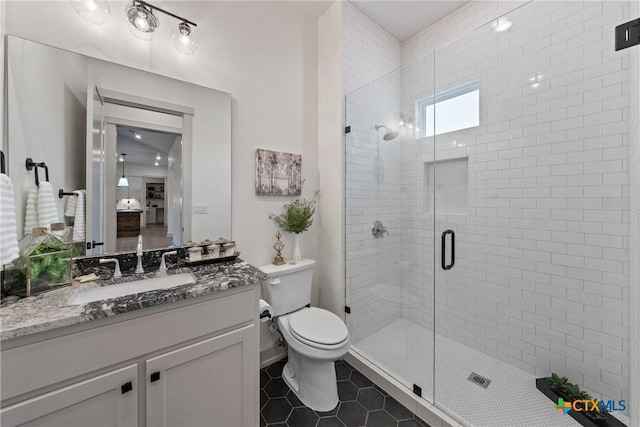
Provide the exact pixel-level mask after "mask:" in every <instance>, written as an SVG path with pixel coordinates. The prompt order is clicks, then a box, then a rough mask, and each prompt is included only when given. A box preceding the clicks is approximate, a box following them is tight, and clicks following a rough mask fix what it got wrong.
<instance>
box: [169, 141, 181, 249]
mask: <svg viewBox="0 0 640 427" xmlns="http://www.w3.org/2000/svg"><path fill="white" fill-rule="evenodd" d="M168 163H169V165H168V171H167V172H168V175H167V194H166V199H167V200H166V204H167V234H169V235H172V236H173V244H174V245H175V246H178V245H180V244H181V243H182V242H181V241H180V227H181V226H182V216H181V215H180V212H181V210H182V135H179V136H177V137H176V141H175V142H174V143H173V145H172V146H171V149H170V150H169V154H168Z"/></svg>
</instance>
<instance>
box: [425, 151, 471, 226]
mask: <svg viewBox="0 0 640 427" xmlns="http://www.w3.org/2000/svg"><path fill="white" fill-rule="evenodd" d="M433 168H434V163H433V162H427V163H425V164H424V207H425V211H426V212H428V213H431V214H432V213H433V211H434V209H433V207H434V203H435V213H436V214H438V215H441V214H444V215H468V214H469V158H468V157H461V158H457V159H446V160H437V161H436V162H435V176H434V170H433ZM434 180H435V185H434ZM434 191H435V194H434ZM434 196H435V197H434ZM434 200H435V202H434Z"/></svg>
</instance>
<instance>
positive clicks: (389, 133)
mask: <svg viewBox="0 0 640 427" xmlns="http://www.w3.org/2000/svg"><path fill="white" fill-rule="evenodd" d="M380 128H384V130H385V132H384V136H383V137H382V139H384V140H385V141H391V140H394V139H396V138H397V137H398V135H400V132H398V131H397V130H392V129H389V128H387V127H386V126H385V125H375V129H376V131H377V130H378V129H380Z"/></svg>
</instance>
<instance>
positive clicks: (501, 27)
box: [344, 2, 638, 426]
mask: <svg viewBox="0 0 640 427" xmlns="http://www.w3.org/2000/svg"><path fill="white" fill-rule="evenodd" d="M629 4H630V3H627V2H530V3H526V4H524V5H522V6H520V7H518V8H516V9H514V10H512V11H510V12H509V13H508V14H506V15H504V16H502V17H500V18H498V19H496V20H493V21H491V22H489V23H487V24H486V25H483V26H481V27H480V28H477V29H476V30H474V31H472V32H470V33H468V34H467V35H465V36H463V37H462V38H460V39H458V40H456V41H454V42H452V43H449V44H447V45H446V46H443V47H441V48H438V49H436V50H435V51H432V52H430V53H429V54H428V55H426V56H423V57H422V58H421V59H418V60H415V61H413V62H410V63H408V64H406V65H404V66H403V67H401V68H400V69H397V70H396V71H394V72H392V73H390V74H387V75H385V76H383V77H381V78H379V79H377V80H375V81H373V82H371V83H369V84H367V85H366V86H364V87H361V88H359V89H357V90H355V91H353V92H350V93H349V94H347V96H346V101H345V102H346V105H345V116H346V117H345V125H346V126H348V128H347V134H346V136H345V153H344V155H345V175H344V176H345V182H344V185H345V187H344V191H345V201H344V204H345V266H346V268H345V280H346V296H345V297H346V306H347V307H348V310H347V313H348V314H347V315H346V322H347V326H348V328H349V331H350V334H351V337H352V338H351V339H352V343H353V351H354V352H355V353H357V354H358V355H359V356H360V357H361V358H363V359H365V360H366V361H367V362H368V363H370V364H372V365H373V366H375V367H377V369H378V370H381V371H384V372H385V373H386V374H388V375H390V376H391V377H393V378H394V379H396V380H397V381H399V382H401V383H402V384H403V385H404V386H405V387H406V388H407V390H408V391H409V392H413V393H416V394H417V395H418V396H420V398H422V399H424V400H425V401H426V402H429V403H433V404H435V405H436V406H438V407H439V408H441V409H442V410H444V411H446V412H447V413H449V414H450V415H451V416H453V417H454V418H456V419H458V420H459V421H461V422H463V423H464V424H468V425H477V426H496V425H504V426H517V425H521V426H532V425H549V426H551V425H554V426H556V425H557V426H563V425H576V424H575V421H574V420H573V419H572V418H571V417H568V416H564V414H563V413H562V412H561V411H556V410H554V408H553V406H554V404H555V403H554V402H551V401H550V400H549V399H548V398H547V397H545V396H544V395H543V394H542V393H540V392H539V391H538V390H536V386H535V378H538V377H547V376H550V374H551V373H552V372H555V373H558V374H559V375H561V376H566V377H568V378H569V380H570V381H571V382H573V383H576V384H578V385H580V386H581V388H584V389H586V390H587V391H588V392H589V393H590V394H591V395H592V396H593V397H595V398H598V399H604V400H609V399H611V400H616V401H619V400H626V401H629V389H630V380H629V378H630V374H629V370H630V356H629V355H630V320H629V319H630V302H629V301H630V297H629V295H630V287H631V286H638V284H637V283H632V284H631V285H630V283H631V281H630V275H631V273H630V270H631V260H630V255H629V254H630V241H629V236H630V234H629V233H630V229H629V222H630V207H629V197H630V196H629V192H630V191H629V190H630V187H629V185H630V180H631V181H633V180H635V182H637V168H635V169H632V170H630V167H629V165H630V162H629V156H630V154H629V153H630V152H636V153H637V147H636V148H631V147H630V141H632V142H631V144H637V135H632V137H630V132H634V131H632V130H630V129H632V128H633V126H634V123H633V121H636V124H635V126H636V127H637V120H638V117H637V107H636V110H632V111H631V112H630V106H633V105H631V104H634V102H635V104H634V105H637V100H635V101H631V98H632V97H631V95H630V87H631V88H634V87H635V88H637V81H634V79H636V80H637V79H638V71H637V67H636V66H635V64H631V65H630V57H631V56H632V54H631V53H630V52H631V50H632V49H633V48H632V49H627V50H621V51H617V52H616V51H615V50H614V43H613V34H614V33H613V31H614V26H615V25H612V24H610V23H608V22H607V20H610V19H611V18H610V17H611V15H612V14H614V15H615V16H616V17H617V18H618V19H619V20H620V21H619V22H620V23H622V22H625V21H628V20H629V19H631V17H630V13H631V11H630V10H629V8H630V6H629ZM607 17H609V18H607ZM636 49H637V47H636ZM636 62H637V59H636ZM634 67H635V68H634ZM635 95H636V96H637V90H636V93H635ZM630 103H631V104H630ZM634 150H635V151H634ZM634 174H635V175H634ZM633 245H636V247H637V243H634V242H631V246H633ZM636 261H637V260H636ZM636 280H637V279H636ZM612 415H614V416H616V417H619V418H620V419H622V420H623V421H624V420H626V412H623V411H621V412H612Z"/></svg>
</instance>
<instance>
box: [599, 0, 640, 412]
mask: <svg viewBox="0 0 640 427" xmlns="http://www.w3.org/2000/svg"><path fill="white" fill-rule="evenodd" d="M630 9H631V10H630V14H629V16H632V17H637V16H638V14H639V13H640V3H639V2H631V5H630ZM629 50H630V52H629V63H630V65H629V87H630V90H629V95H630V101H629V118H630V120H629V206H630V209H629V257H630V261H629V265H630V269H629V270H630V271H629V285H630V288H631V289H630V290H629V294H630V304H629V312H630V314H631V315H630V317H631V319H630V328H629V329H630V331H631V334H634V333H635V336H633V335H632V336H631V337H630V341H631V343H632V344H631V348H630V351H629V359H630V362H631V366H630V367H629V371H630V375H629V377H630V383H631V390H630V400H631V402H632V404H634V403H633V402H635V404H637V403H638V402H639V401H640V395H639V394H640V348H639V347H638V346H639V344H638V343H639V342H640V336H639V335H640V271H639V268H640V181H639V180H638V177H639V175H640V128H639V125H640V120H638V117H640V50H638V48H634V49H629ZM611 179H613V177H611ZM612 229H616V230H620V229H622V227H613V228H612ZM633 331H635V332H633ZM634 343H635V346H634ZM605 350H606V352H605ZM602 356H603V357H605V358H607V359H612V360H615V361H617V362H619V363H624V361H625V357H626V355H625V352H624V351H622V352H621V351H618V350H613V349H609V348H605V349H603V354H602ZM634 385H635V387H634ZM636 412H637V411H636ZM632 422H634V423H636V424H640V414H637V413H636V414H635V418H632Z"/></svg>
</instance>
